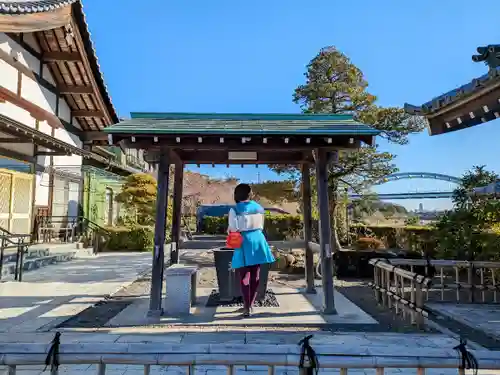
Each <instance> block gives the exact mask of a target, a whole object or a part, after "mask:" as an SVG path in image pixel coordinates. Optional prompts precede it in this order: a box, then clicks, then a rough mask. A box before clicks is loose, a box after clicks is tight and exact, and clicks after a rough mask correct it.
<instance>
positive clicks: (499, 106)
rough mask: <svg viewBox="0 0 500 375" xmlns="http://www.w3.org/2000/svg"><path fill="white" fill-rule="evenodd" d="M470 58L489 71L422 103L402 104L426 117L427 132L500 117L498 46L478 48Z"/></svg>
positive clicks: (433, 133)
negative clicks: (419, 104) (427, 122)
mask: <svg viewBox="0 0 500 375" xmlns="http://www.w3.org/2000/svg"><path fill="white" fill-rule="evenodd" d="M472 61H474V62H481V63H484V64H486V66H487V67H488V69H489V70H488V73H487V74H484V75H483V76H481V77H478V78H474V79H473V80H472V81H471V82H469V83H467V84H465V85H463V86H461V87H458V88H456V89H453V90H451V91H449V92H447V93H445V94H442V95H440V96H438V97H436V98H434V99H432V100H430V101H428V102H427V103H424V104H422V105H421V106H415V105H411V104H405V110H406V111H407V112H408V113H410V114H414V115H421V116H424V117H425V118H427V120H428V121H429V133H430V135H438V134H444V133H449V132H452V131H456V130H460V129H465V128H469V127H471V126H475V125H479V124H481V123H483V122H488V121H491V120H495V119H497V118H499V117H500V45H489V46H486V47H479V48H478V49H477V55H474V56H472Z"/></svg>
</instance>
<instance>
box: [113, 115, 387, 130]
mask: <svg viewBox="0 0 500 375" xmlns="http://www.w3.org/2000/svg"><path fill="white" fill-rule="evenodd" d="M131 117H132V119H130V120H124V121H121V122H119V123H118V124H114V125H111V126H108V127H107V128H105V129H104V131H105V132H106V133H109V134H137V135H139V134H158V135H159V134H165V135H168V134H206V135H211V134H213V135H216V134H217V135H219V134H255V135H258V134H261V135H273V134H275V135H279V134H287V135H293V134H300V135H377V134H379V133H380V132H379V131H378V130H376V129H373V128H371V127H370V126H368V125H364V124H361V123H359V122H357V121H355V120H354V119H353V118H352V116H350V115H325V114H319V115H311V114H251V113H244V114H242V113H238V114H229V113H224V114H219V113H151V112H146V113H142V112H133V113H131Z"/></svg>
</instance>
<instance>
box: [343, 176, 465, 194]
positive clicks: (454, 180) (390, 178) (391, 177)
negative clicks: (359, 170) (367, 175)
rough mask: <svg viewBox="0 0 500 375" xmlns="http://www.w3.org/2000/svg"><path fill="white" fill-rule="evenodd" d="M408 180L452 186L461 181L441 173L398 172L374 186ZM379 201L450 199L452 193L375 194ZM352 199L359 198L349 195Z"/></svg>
mask: <svg viewBox="0 0 500 375" xmlns="http://www.w3.org/2000/svg"><path fill="white" fill-rule="evenodd" d="M410 179H426V180H439V181H447V182H451V183H453V184H459V183H460V182H461V179H460V178H459V177H454V176H449V175H446V174H441V173H429V172H398V173H393V174H391V175H389V176H387V177H385V178H384V179H382V180H380V181H379V182H378V183H376V184H375V185H382V184H385V183H387V182H391V181H399V180H410ZM377 196H378V198H379V199H391V200H392V199H436V198H452V197H453V191H438V192H415V193H384V194H377ZM349 197H350V198H352V199H357V198H361V195H359V194H349Z"/></svg>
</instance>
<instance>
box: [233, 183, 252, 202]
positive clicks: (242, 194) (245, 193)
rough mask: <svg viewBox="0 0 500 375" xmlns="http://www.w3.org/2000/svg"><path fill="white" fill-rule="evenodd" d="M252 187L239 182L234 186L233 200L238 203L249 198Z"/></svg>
mask: <svg viewBox="0 0 500 375" xmlns="http://www.w3.org/2000/svg"><path fill="white" fill-rule="evenodd" d="M251 193H252V188H251V187H250V185H248V184H239V185H238V186H236V187H235V188H234V201H235V202H236V203H240V202H242V201H247V200H249V199H250V194H251Z"/></svg>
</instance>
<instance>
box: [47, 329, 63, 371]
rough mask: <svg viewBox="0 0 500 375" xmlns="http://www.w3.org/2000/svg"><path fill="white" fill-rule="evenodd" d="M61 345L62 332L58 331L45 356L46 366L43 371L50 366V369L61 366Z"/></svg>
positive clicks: (54, 369)
mask: <svg viewBox="0 0 500 375" xmlns="http://www.w3.org/2000/svg"><path fill="white" fill-rule="evenodd" d="M60 345H61V333H60V332H56V334H55V336H54V338H53V339H52V343H51V345H50V349H49V352H48V354H47V357H46V358H45V368H44V369H43V371H45V370H47V367H49V366H50V371H56V370H57V369H58V368H59V346H60Z"/></svg>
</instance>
